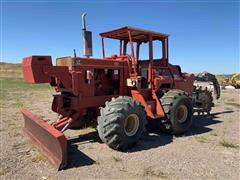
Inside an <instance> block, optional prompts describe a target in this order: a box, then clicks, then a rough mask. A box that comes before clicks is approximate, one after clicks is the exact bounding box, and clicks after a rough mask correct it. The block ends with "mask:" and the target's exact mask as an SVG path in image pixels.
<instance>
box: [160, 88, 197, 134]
mask: <svg viewBox="0 0 240 180" xmlns="http://www.w3.org/2000/svg"><path fill="white" fill-rule="evenodd" d="M160 101H161V104H162V107H163V109H164V112H165V114H166V116H167V118H168V121H169V123H170V124H169V125H170V131H171V132H172V133H173V134H175V135H179V134H182V133H184V132H185V131H187V130H188V129H189V127H190V126H191V125H192V116H193V106H192V101H191V99H190V98H189V97H188V96H187V94H186V93H185V92H184V91H182V90H177V89H176V90H170V91H168V92H167V93H166V94H164V95H163V96H162V98H161V99H160Z"/></svg>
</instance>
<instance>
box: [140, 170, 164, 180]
mask: <svg viewBox="0 0 240 180" xmlns="http://www.w3.org/2000/svg"><path fill="white" fill-rule="evenodd" d="M143 176H156V177H158V178H167V176H166V174H165V173H164V172H162V171H160V170H153V169H152V167H147V168H144V170H143Z"/></svg>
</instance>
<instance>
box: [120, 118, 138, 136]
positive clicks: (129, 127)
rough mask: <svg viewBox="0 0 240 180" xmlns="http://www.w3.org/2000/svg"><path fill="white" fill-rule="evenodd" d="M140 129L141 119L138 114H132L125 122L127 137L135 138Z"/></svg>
mask: <svg viewBox="0 0 240 180" xmlns="http://www.w3.org/2000/svg"><path fill="white" fill-rule="evenodd" d="M138 127H139V118H138V116H137V115H136V114H130V115H129V116H128V117H127V118H126V119H125V120H124V131H125V134H126V135H127V136H134V135H135V134H136V132H137V130H138Z"/></svg>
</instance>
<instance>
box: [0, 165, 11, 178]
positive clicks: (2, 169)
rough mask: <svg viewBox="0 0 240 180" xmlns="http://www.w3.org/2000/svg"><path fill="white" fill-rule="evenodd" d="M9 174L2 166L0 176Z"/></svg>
mask: <svg viewBox="0 0 240 180" xmlns="http://www.w3.org/2000/svg"><path fill="white" fill-rule="evenodd" d="M8 172H9V170H8V169H7V168H4V167H2V166H0V176H4V175H5V174H7V173H8Z"/></svg>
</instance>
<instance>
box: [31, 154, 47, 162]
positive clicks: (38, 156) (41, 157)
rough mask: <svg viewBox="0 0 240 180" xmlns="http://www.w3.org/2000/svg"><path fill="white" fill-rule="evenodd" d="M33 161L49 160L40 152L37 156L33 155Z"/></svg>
mask: <svg viewBox="0 0 240 180" xmlns="http://www.w3.org/2000/svg"><path fill="white" fill-rule="evenodd" d="M31 161H32V162H40V161H47V158H46V157H45V156H43V155H42V154H40V153H37V154H36V155H35V156H33V157H31Z"/></svg>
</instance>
